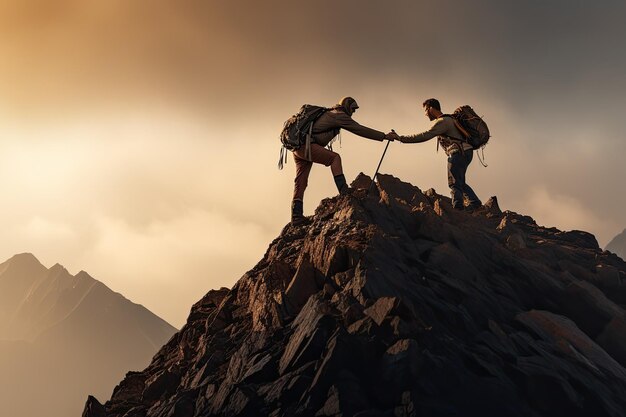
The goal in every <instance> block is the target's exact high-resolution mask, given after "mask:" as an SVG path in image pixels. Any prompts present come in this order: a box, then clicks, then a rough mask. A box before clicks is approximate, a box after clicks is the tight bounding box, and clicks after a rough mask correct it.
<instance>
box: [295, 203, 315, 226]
mask: <svg viewBox="0 0 626 417" xmlns="http://www.w3.org/2000/svg"><path fill="white" fill-rule="evenodd" d="M303 212H304V203H303V202H302V200H293V201H292V203H291V225H292V226H302V225H305V224H309V223H311V221H310V220H309V219H307V218H306V217H304V214H303Z"/></svg>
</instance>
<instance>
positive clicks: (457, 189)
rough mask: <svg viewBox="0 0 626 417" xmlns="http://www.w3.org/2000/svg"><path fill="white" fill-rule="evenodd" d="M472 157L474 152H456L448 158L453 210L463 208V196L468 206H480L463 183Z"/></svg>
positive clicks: (471, 191) (473, 193)
mask: <svg viewBox="0 0 626 417" xmlns="http://www.w3.org/2000/svg"><path fill="white" fill-rule="evenodd" d="M473 157H474V152H473V151H471V150H469V151H465V152H456V153H453V154H452V155H450V156H449V157H448V186H449V187H450V196H451V197H452V207H454V208H457V209H462V208H463V196H465V197H467V200H468V202H469V206H479V205H481V204H482V203H481V201H480V199H479V198H478V196H477V195H476V193H475V192H474V190H472V187H470V186H469V185H468V184H467V182H465V173H466V172H467V167H468V166H469V164H470V163H471V162H472V158H473Z"/></svg>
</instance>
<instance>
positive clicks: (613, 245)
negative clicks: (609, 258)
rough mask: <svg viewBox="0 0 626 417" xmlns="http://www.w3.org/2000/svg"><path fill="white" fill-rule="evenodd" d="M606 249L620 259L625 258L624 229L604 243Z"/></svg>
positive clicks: (625, 230) (625, 238)
mask: <svg viewBox="0 0 626 417" xmlns="http://www.w3.org/2000/svg"><path fill="white" fill-rule="evenodd" d="M606 250H610V251H611V252H613V253H615V254H617V255H618V256H620V257H621V258H622V259H626V229H624V231H623V232H622V233H620V234H619V235H617V236H615V237H614V238H613V240H611V241H610V242H609V244H608V245H606Z"/></svg>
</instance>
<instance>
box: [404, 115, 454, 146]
mask: <svg viewBox="0 0 626 417" xmlns="http://www.w3.org/2000/svg"><path fill="white" fill-rule="evenodd" d="M445 132H446V126H445V124H444V123H443V118H441V119H437V120H436V121H435V123H433V125H432V126H431V128H430V129H428V130H427V131H425V132H422V133H417V134H415V135H409V136H400V137H399V138H398V140H399V141H400V142H403V143H422V142H426V141H427V140H430V139H432V138H434V137H435V136H439V135H443V134H444V133H445Z"/></svg>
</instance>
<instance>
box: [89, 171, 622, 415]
mask: <svg viewBox="0 0 626 417" xmlns="http://www.w3.org/2000/svg"><path fill="white" fill-rule="evenodd" d="M367 185H369V178H368V177H366V176H364V175H360V176H359V177H358V178H357V180H355V182H354V183H353V184H352V186H353V187H354V188H357V189H359V188H361V189H362V188H366V187H367ZM312 220H313V221H312V224H311V225H309V226H306V227H299V228H294V227H291V226H287V227H285V229H284V230H283V231H282V233H281V234H280V236H279V237H278V238H277V239H275V240H274V241H273V242H272V243H271V244H270V246H269V248H268V250H267V252H266V254H265V256H264V257H263V259H262V260H261V261H260V262H259V263H258V264H257V265H256V266H255V267H254V268H253V269H252V270H250V271H249V272H247V273H246V274H245V275H244V276H243V277H242V278H241V279H240V280H239V281H238V282H237V283H236V284H235V286H234V287H233V288H232V289H230V290H229V289H226V288H222V289H219V290H214V291H210V292H209V293H208V294H207V295H206V296H205V297H204V298H202V299H201V300H200V301H198V302H197V303H196V304H195V305H194V306H193V307H192V309H191V313H190V315H189V318H188V321H187V324H186V325H185V326H184V327H183V329H181V331H179V332H178V333H177V334H176V335H175V336H174V337H172V339H171V340H170V341H169V342H168V343H167V344H166V345H165V346H163V348H162V349H161V350H160V351H159V353H158V354H157V355H156V356H155V357H154V359H153V361H152V363H151V364H150V366H148V368H146V369H145V370H143V371H141V372H129V373H128V374H127V375H126V377H125V378H124V380H123V381H122V382H121V383H120V384H119V385H118V386H117V387H116V389H115V390H114V392H113V395H112V397H111V399H110V400H109V401H107V402H106V403H105V404H104V405H102V404H101V403H100V402H99V401H98V400H97V399H96V398H94V397H89V399H88V401H87V404H86V406H85V411H84V413H83V416H84V417H114V416H115V417H182V416H186V417H187V416H275V417H279V416H296V415H298V416H361V417H364V416H456V415H458V416H461V415H462V416H483V417H484V416H503V415H506V416H570V417H571V416H588V415H594V416H615V417H617V416H621V415H623V410H624V409H626V370H625V369H624V366H626V336H625V332H624V331H625V330H626V311H625V309H624V308H625V305H626V282H625V280H626V263H624V261H623V260H621V259H620V258H619V257H617V256H615V255H614V254H612V253H609V252H606V251H602V250H601V249H600V248H599V247H598V243H597V241H596V239H595V238H594V237H593V236H592V235H591V234H589V233H586V232H582V231H570V232H563V231H560V230H558V229H555V228H548V227H542V226H540V225H538V224H537V223H536V222H535V221H534V220H533V219H532V218H530V217H528V216H523V215H520V214H517V213H514V212H511V211H505V212H501V211H500V208H499V207H498V204H497V200H496V199H495V198H492V199H490V200H489V201H488V202H487V203H486V204H485V207H484V208H482V209H481V210H480V211H478V212H475V213H466V212H457V211H455V210H453V209H452V208H451V206H450V200H449V199H448V198H447V197H443V196H441V195H438V194H437V193H436V192H435V191H434V190H432V189H431V190H428V191H426V192H422V191H421V190H420V189H418V188H417V187H414V186H412V185H410V184H408V183H404V182H402V181H400V180H399V179H397V178H394V177H392V176H389V175H380V176H379V179H378V184H377V188H376V189H375V190H373V193H372V194H371V195H370V196H369V197H368V196H366V195H365V192H364V190H357V191H356V192H354V193H353V194H352V195H348V196H338V197H334V198H330V199H326V200H323V201H322V202H321V204H320V205H319V207H318V208H317V210H316V212H315V215H314V216H313V218H312Z"/></svg>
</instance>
